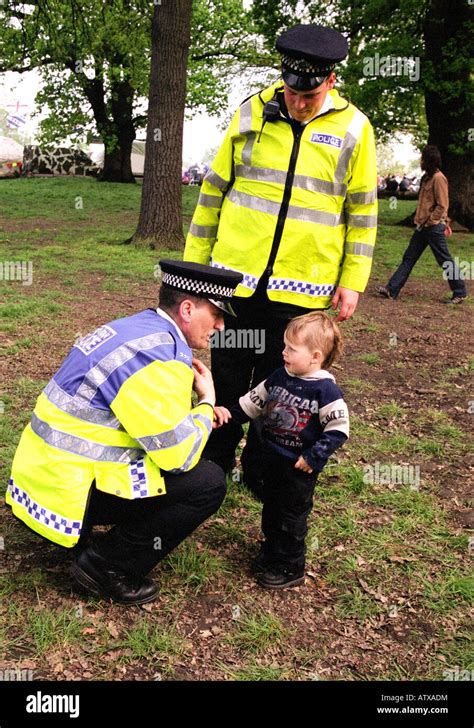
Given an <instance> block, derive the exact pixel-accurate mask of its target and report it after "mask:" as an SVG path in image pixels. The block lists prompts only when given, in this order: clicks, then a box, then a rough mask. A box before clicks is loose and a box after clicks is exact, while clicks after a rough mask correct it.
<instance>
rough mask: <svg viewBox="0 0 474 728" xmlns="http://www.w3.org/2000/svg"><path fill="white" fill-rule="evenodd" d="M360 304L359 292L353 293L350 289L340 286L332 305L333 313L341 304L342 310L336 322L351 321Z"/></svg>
mask: <svg viewBox="0 0 474 728" xmlns="http://www.w3.org/2000/svg"><path fill="white" fill-rule="evenodd" d="M358 302H359V292H358V291H352V290H351V289H350V288H343V287H342V286H338V287H337V290H336V293H335V294H334V296H333V298H332V304H331V308H332V309H333V311H334V310H335V309H336V308H337V307H338V306H339V304H340V305H341V310H340V311H339V315H338V316H337V317H336V321H347V320H348V319H350V317H351V316H352V314H353V313H354V311H355V310H356V308H357V304H358Z"/></svg>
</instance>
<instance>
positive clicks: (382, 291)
mask: <svg viewBox="0 0 474 728" xmlns="http://www.w3.org/2000/svg"><path fill="white" fill-rule="evenodd" d="M375 290H376V291H377V293H378V294H379V295H380V296H383V297H384V298H393V296H392V294H391V293H390V291H389V290H388V288H387V286H375Z"/></svg>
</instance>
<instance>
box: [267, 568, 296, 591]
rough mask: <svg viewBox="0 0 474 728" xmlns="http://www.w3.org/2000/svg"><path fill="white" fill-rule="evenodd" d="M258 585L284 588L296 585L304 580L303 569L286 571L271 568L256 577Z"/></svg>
mask: <svg viewBox="0 0 474 728" xmlns="http://www.w3.org/2000/svg"><path fill="white" fill-rule="evenodd" d="M257 581H258V583H259V584H260V586H263V587H264V588H265V589H285V587H287V586H298V584H303V582H304V569H302V570H301V571H287V570H286V569H277V568H273V569H270V570H269V571H265V572H264V573H263V574H261V575H260V576H259V577H258V578H257Z"/></svg>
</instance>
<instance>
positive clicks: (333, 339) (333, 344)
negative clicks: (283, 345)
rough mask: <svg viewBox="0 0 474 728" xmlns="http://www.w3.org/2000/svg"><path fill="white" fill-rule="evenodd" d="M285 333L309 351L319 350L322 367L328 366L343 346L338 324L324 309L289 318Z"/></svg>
mask: <svg viewBox="0 0 474 728" xmlns="http://www.w3.org/2000/svg"><path fill="white" fill-rule="evenodd" d="M285 334H286V337H287V338H288V339H291V340H293V341H294V340H295V339H298V341H299V342H301V343H303V344H304V345H305V346H307V347H308V349H309V350H310V351H316V350H319V351H321V352H322V354H323V362H322V364H321V366H322V368H323V369H327V368H328V367H330V366H331V364H332V363H333V362H334V361H335V360H336V359H338V358H339V357H340V356H341V354H342V351H343V348H344V346H343V342H342V336H341V332H340V330H339V326H338V325H337V324H336V322H335V321H334V319H332V318H330V317H329V316H328V315H327V313H324V311H311V313H306V314H304V315H303V316H297V317H296V318H294V319H291V321H290V323H289V324H288V326H287V327H286V331H285Z"/></svg>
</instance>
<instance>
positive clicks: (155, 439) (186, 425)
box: [137, 415, 197, 452]
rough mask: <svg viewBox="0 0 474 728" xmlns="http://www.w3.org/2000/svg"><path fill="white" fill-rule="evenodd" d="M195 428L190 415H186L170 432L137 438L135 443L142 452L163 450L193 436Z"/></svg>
mask: <svg viewBox="0 0 474 728" xmlns="http://www.w3.org/2000/svg"><path fill="white" fill-rule="evenodd" d="M196 432H197V428H196V426H195V424H194V422H193V417H192V415H188V416H187V417H186V418H185V419H184V420H183V421H182V422H180V423H179V425H178V426H177V427H175V428H173V429H172V430H167V431H166V432H160V433H159V434H157V435H147V436H146V437H137V442H139V443H140V445H142V446H143V448H144V450H146V451H147V452H150V451H151V450H165V449H166V448H167V447H174V446H175V445H179V444H180V443H181V442H183V440H186V438H187V437H189V436H190V435H194V434H195V433H196Z"/></svg>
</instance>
